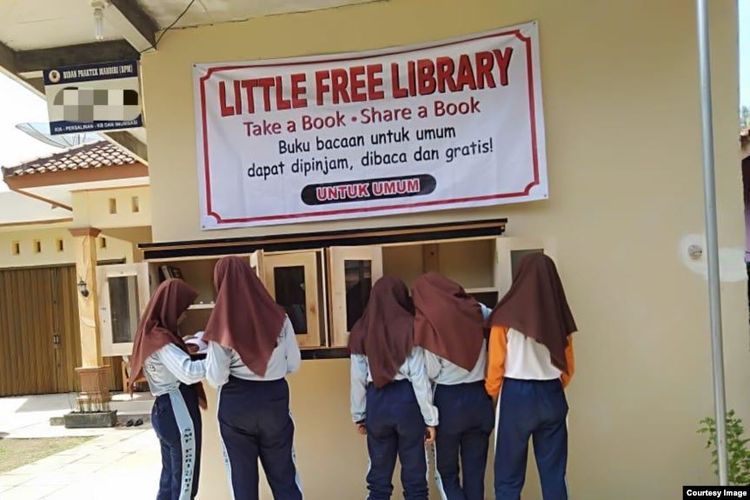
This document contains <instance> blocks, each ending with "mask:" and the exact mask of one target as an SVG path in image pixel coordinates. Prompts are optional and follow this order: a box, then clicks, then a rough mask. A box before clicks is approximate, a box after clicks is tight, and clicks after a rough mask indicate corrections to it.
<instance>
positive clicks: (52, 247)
mask: <svg viewBox="0 0 750 500" xmlns="http://www.w3.org/2000/svg"><path fill="white" fill-rule="evenodd" d="M67 226H70V225H69V224H68V225H67ZM67 226H66V227H53V228H37V227H34V226H27V227H25V228H20V229H13V230H5V231H3V232H0V268H11V267H43V266H56V265H61V264H72V263H74V262H75V247H74V241H73V236H71V234H70V231H69V230H68V227H67ZM70 227H72V226H70ZM138 234H139V235H145V234H144V233H143V232H140V233H138ZM103 239H106V247H102V244H103ZM36 241H39V243H40V245H41V252H37V251H36V250H37V247H36V244H35V242H36ZM58 241H62V245H63V250H62V251H59V250H58ZM142 241H147V240H142ZM16 242H18V244H19V247H20V253H19V254H15V253H14V244H15V243H16ZM96 250H97V260H99V261H100V262H101V261H116V260H123V259H124V260H125V261H127V262H133V260H134V254H136V255H137V253H138V252H137V249H134V247H133V243H131V242H130V241H127V240H125V239H121V238H116V237H111V236H109V235H108V234H107V233H106V232H105V233H102V235H100V236H99V237H98V238H97V249H96Z"/></svg>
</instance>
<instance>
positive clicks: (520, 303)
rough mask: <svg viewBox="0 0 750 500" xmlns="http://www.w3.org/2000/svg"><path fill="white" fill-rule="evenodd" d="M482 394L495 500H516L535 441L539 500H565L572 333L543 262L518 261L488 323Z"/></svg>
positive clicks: (540, 258)
mask: <svg viewBox="0 0 750 500" xmlns="http://www.w3.org/2000/svg"><path fill="white" fill-rule="evenodd" d="M490 324H491V325H492V330H491V332H490V352H489V366H488V371H487V381H486V388H487V392H488V393H489V394H490V395H491V396H492V397H493V398H497V397H498V395H499V394H500V392H501V388H502V395H501V396H500V401H499V404H498V412H497V424H496V428H495V440H496V443H495V497H496V498H497V499H498V500H509V499H513V500H517V499H519V498H520V495H521V489H522V488H523V483H524V478H525V474H526V455H527V451H528V444H529V438H531V437H533V443H534V456H535V457H536V463H537V468H538V470H539V477H540V479H541V483H542V494H543V496H544V498H545V500H566V499H567V498H568V491H567V486H566V480H565V471H566V467H567V459H568V430H567V425H566V421H565V419H566V416H567V413H568V403H567V401H566V399H565V393H564V391H563V388H564V387H566V386H567V384H568V382H569V381H570V379H571V377H572V376H573V371H574V362H573V344H572V339H571V334H572V333H573V332H575V331H576V324H575V321H574V320H573V314H572V313H571V312H570V308H569V307H568V302H567V300H566V298H565V292H564V291H563V287H562V283H561V282H560V276H559V275H558V274H557V269H556V268H555V264H554V262H553V261H552V259H550V258H549V257H547V256H546V255H543V254H531V255H527V256H526V257H524V258H523V259H522V260H521V263H520V264H519V267H518V270H517V272H516V273H515V276H514V277H513V285H512V287H511V289H510V290H509V291H508V293H507V294H506V295H505V297H503V299H502V300H501V301H500V303H499V304H498V305H497V306H496V307H495V309H494V311H493V312H492V316H491V318H490Z"/></svg>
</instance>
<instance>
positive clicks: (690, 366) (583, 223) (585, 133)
mask: <svg viewBox="0 0 750 500" xmlns="http://www.w3.org/2000/svg"><path fill="white" fill-rule="evenodd" d="M710 4H711V23H712V40H711V43H712V51H713V53H712V54H713V64H714V67H713V69H714V91H715V101H714V105H715V107H714V111H715V118H716V121H715V136H716V140H717V142H716V152H717V189H718V197H719V216H720V238H721V245H722V246H723V247H727V250H728V251H727V252H725V257H724V262H723V264H724V267H725V268H726V269H727V270H728V271H727V273H726V274H725V276H724V277H725V283H724V284H723V286H722V291H723V294H724V295H723V307H724V331H725V347H726V349H725V351H726V375H727V396H728V402H729V405H730V407H734V408H736V409H737V410H738V412H739V413H740V415H741V416H742V417H744V418H745V420H746V422H750V393H749V392H748V390H747V381H748V380H750V363H748V338H749V337H748V321H747V320H748V318H747V299H746V294H745V286H746V285H745V284H744V283H743V282H742V280H741V279H742V276H741V275H738V273H737V269H738V268H741V267H742V262H741V260H740V259H741V255H742V252H741V251H739V252H737V251H733V250H736V249H740V250H741V247H742V245H743V236H744V228H743V222H742V213H743V209H742V196H741V186H742V184H741V180H740V168H739V153H738V148H737V115H736V113H737V102H738V98H737V48H736V41H737V34H736V22H737V21H736V12H735V9H736V5H735V2H734V1H732V0H717V1H714V2H711V3H710ZM532 19H535V20H538V21H539V28H540V40H541V64H542V82H543V94H544V110H545V121H546V135H547V152H548V170H549V182H550V199H549V200H548V201H545V202H539V203H534V204H528V205H517V206H512V207H497V208H487V209H482V210H465V211H453V212H434V213H431V214H424V215H419V216H409V217H390V218H385V219H381V218H378V219H368V220H352V221H344V222H338V223H335V224H310V225H298V226H281V227H274V228H263V229H262V230H259V231H253V230H232V231H220V232H210V233H204V232H201V231H200V229H199V220H198V190H197V178H196V159H195V135H194V132H195V131H194V117H193V97H192V80H191V69H192V64H193V63H198V62H216V61H229V60H252V59H262V58H272V57H285V56H296V55H309V54H318V53H331V52H341V51H356V50H364V49H373V48H379V47H385V46H393V45H399V44H409V43H415V42H426V41H431V40H439V39H442V38H446V37H451V36H456V35H463V34H468V33H472V32H478V31H483V30H489V29H493V28H497V27H501V26H505V25H510V24H515V23H520V22H524V21H528V20H532ZM143 84H144V91H145V99H146V103H145V104H146V109H147V110H148V116H147V119H148V124H149V159H150V172H151V190H152V191H151V192H152V203H153V221H152V224H153V232H154V239H155V240H156V241H164V240H185V239H196V238H210V237H230V236H239V235H250V234H257V233H258V232H263V233H270V232H286V231H292V232H301V231H305V230H315V229H321V228H327V229H329V228H334V227H335V228H337V229H341V228H347V227H362V226H363V225H378V226H385V225H391V224H399V225H402V224H405V223H415V222H422V221H438V220H444V219H446V218H451V219H465V218H472V217H508V218H509V225H508V233H509V234H512V235H531V236H534V235H536V236H541V237H544V238H546V239H548V240H550V241H552V242H553V243H554V244H555V246H556V255H557V258H558V261H559V263H560V268H561V273H562V275H563V279H564V282H565V285H566V290H567V292H568V296H569V299H570V302H571V305H572V307H573V310H574V312H575V313H576V319H577V320H578V325H579V328H580V333H579V334H578V335H577V350H578V351H577V355H578V363H577V365H578V374H577V377H576V380H574V382H573V385H572V387H571V388H570V390H569V391H568V395H569V399H570V406H571V412H570V463H569V484H570V488H571V492H572V494H573V495H575V497H576V498H579V499H594V500H600V499H620V498H622V499H631V498H673V497H675V495H679V491H680V486H681V485H683V484H690V483H692V484H700V483H708V482H711V481H712V474H711V472H710V465H709V461H710V459H709V455H708V452H707V451H706V450H704V449H703V445H704V439H703V438H701V437H699V436H698V435H696V433H695V430H696V428H697V422H698V420H699V419H701V418H702V417H704V416H707V415H709V414H711V412H712V396H711V371H710V349H709V334H708V321H707V306H706V282H705V278H704V275H703V273H702V271H701V266H702V265H703V264H702V263H700V262H699V263H697V264H690V263H688V262H687V261H686V257H685V244H686V242H687V241H689V239H690V235H698V236H694V238H698V239H700V236H699V235H700V233H701V232H702V231H703V216H702V184H701V175H700V172H701V170H700V134H699V123H698V119H699V108H698V82H697V65H696V42H695V20H694V13H693V5H692V2H685V1H682V0H652V1H648V2H646V1H641V0H617V1H614V0H613V1H609V2H592V1H584V0H568V1H565V2H551V1H541V0H507V1H504V2H495V1H490V0H464V1H461V2H457V1H455V0H434V1H432V2H430V3H429V5H427V4H426V2H420V1H418V0H391V1H389V2H379V3H373V4H368V5H362V6H356V7H347V8H340V9H334V10H328V11H323V12H318V13H311V14H300V15H282V16H273V17H268V18H262V19H256V20H252V21H249V22H244V23H230V24H224V25H217V26H208V27H203V28H197V29H186V30H177V31H172V32H169V33H168V34H167V35H166V36H165V37H164V39H163V40H162V41H161V43H160V45H159V50H158V51H157V52H156V53H153V54H148V55H145V56H144V58H143ZM347 373H348V372H347V364H346V362H345V361H341V362H306V364H305V365H304V367H303V372H302V374H301V375H300V376H298V377H297V378H296V379H295V381H294V383H293V391H294V394H293V399H294V401H295V403H294V410H295V415H296V419H297V422H298V429H299V434H298V435H299V446H298V448H299V449H298V461H299V463H300V469H301V470H302V472H303V478H302V479H303V481H304V483H305V486H306V489H308V488H309V490H308V491H310V492H311V493H310V494H309V495H308V498H312V499H313V500H318V499H321V500H324V499H328V498H359V497H361V496H363V494H364V480H363V477H364V470H363V468H362V465H363V463H364V456H363V454H364V443H363V442H362V440H361V439H360V438H359V437H358V436H357V435H355V434H354V432H353V430H352V429H351V427H350V426H349V424H348V420H347V417H348V415H347V411H348V409H347V394H346V393H347V391H348V387H349V384H348V381H347ZM321 412H322V413H321ZM205 425H206V426H207V429H208V430H207V438H208V439H207V446H214V444H213V443H212V439H213V437H214V436H215V429H214V430H212V428H211V426H212V425H215V424H214V423H213V418H211V417H208V418H206V424H205ZM212 432H213V434H212ZM208 456H210V454H207V457H208ZM203 470H204V476H203V480H202V491H203V492H206V491H212V490H214V489H217V488H218V490H217V491H221V490H220V488H224V487H225V484H226V481H225V478H224V475H223V470H222V466H221V463H220V462H219V461H213V460H208V459H206V460H204V469H203ZM490 479H491V474H488V481H489V480H490ZM533 479H534V476H533V475H530V476H529V481H532V480H533ZM326 488H328V489H326ZM396 489H397V490H398V489H399V488H398V487H397V488H396ZM323 491H329V492H330V494H329V495H324V494H322V493H321V492H323ZM536 491H537V488H536V487H534V486H532V487H529V488H527V492H526V496H525V498H527V499H531V498H539V497H538V493H536ZM312 492H314V493H312ZM216 495H218V493H217V494H216ZM331 495H333V496H331ZM203 497H205V498H220V497H219V496H215V495H213V494H208V496H207V494H206V493H204V494H203ZM221 498H223V497H221ZM266 498H268V497H266Z"/></svg>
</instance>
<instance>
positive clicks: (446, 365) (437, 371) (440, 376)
mask: <svg viewBox="0 0 750 500" xmlns="http://www.w3.org/2000/svg"><path fill="white" fill-rule="evenodd" d="M479 305H480V306H481V307H482V318H483V319H487V318H489V317H490V314H492V309H490V308H489V307H487V306H485V305H484V304H482V303H480V304H479ZM425 361H426V362H427V376H428V377H429V378H430V381H432V382H433V383H435V384H438V385H458V384H470V383H472V382H479V381H482V380H484V375H485V373H486V372H487V341H486V340H483V341H482V349H481V350H480V351H479V358H478V359H477V363H476V364H475V365H474V368H473V369H472V370H471V371H468V370H466V369H465V368H463V367H461V366H458V365H457V364H455V363H452V362H450V361H448V360H447V359H445V358H443V357H441V356H438V355H437V354H435V353H433V352H430V351H428V350H426V349H425Z"/></svg>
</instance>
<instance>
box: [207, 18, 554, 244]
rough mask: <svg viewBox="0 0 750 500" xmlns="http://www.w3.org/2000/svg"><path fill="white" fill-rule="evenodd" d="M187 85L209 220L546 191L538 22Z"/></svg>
mask: <svg viewBox="0 0 750 500" xmlns="http://www.w3.org/2000/svg"><path fill="white" fill-rule="evenodd" d="M194 85H195V106H196V120H197V127H196V130H197V144H198V172H199V173H198V175H199V179H200V195H201V198H202V213H201V225H202V227H203V228H206V229H213V228H221V227H236V226H252V225H262V224H282V223H291V222H298V221H311V220H328V219H340V218H344V217H363V216H371V215H383V214H394V213H405V212H414V211H425V210H436V209H444V208H459V207H471V206H482V205H493V204H501V203H516V202H522V201H530V200H538V199H542V198H546V197H547V176H546V164H545V151H544V123H543V117H542V116H543V114H542V101H541V86H540V77H539V56H538V35H537V25H536V23H529V24H524V25H520V26H514V27H510V28H506V29H502V30H498V31H496V32H491V33H485V34H480V35H474V36H469V37H465V38H462V39H459V40H451V41H445V42H437V43H432V44H429V45H423V46H418V47H407V48H394V49H387V50H381V51H376V52H368V53H359V54H344V55H333V56H319V57H304V58H299V59H290V60H276V61H256V62H247V63H237V64H198V65H196V66H195V70H194Z"/></svg>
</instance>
